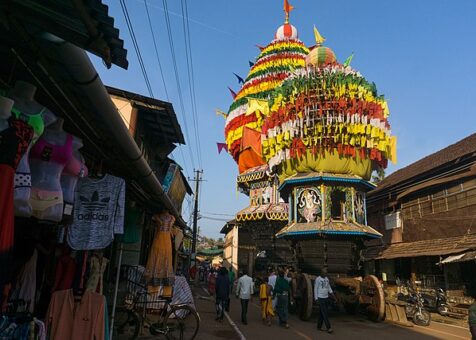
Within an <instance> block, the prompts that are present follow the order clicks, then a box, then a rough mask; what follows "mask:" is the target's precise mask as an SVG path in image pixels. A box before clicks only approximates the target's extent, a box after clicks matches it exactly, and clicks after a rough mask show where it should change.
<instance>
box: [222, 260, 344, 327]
mask: <svg viewBox="0 0 476 340" xmlns="http://www.w3.org/2000/svg"><path fill="white" fill-rule="evenodd" d="M217 273H218V274H217V276H216V279H215V287H214V288H215V289H214V293H215V297H216V311H217V317H216V320H218V321H222V320H223V317H224V312H225V311H229V308H230V295H231V293H232V290H233V285H234V272H233V271H232V270H230V271H229V270H227V269H226V268H225V267H220V268H219V269H218V271H217ZM291 280H292V277H291V273H290V272H289V271H288V270H285V269H284V268H280V269H279V270H278V275H276V272H275V271H274V270H271V271H270V273H269V276H268V277H263V278H262V283H261V285H260V286H259V300H260V305H261V318H262V322H263V324H266V325H268V326H271V324H272V323H271V320H272V318H273V317H274V316H275V315H277V316H278V320H279V325H280V326H282V327H284V328H289V324H288V307H289V303H290V302H291V300H290V294H291ZM254 290H255V283H254V281H253V278H251V277H250V276H249V275H248V273H247V272H246V271H242V272H240V274H239V278H238V280H237V284H236V290H235V295H236V297H237V298H239V299H240V304H241V323H242V324H243V325H247V324H248V317H247V316H248V305H249V303H250V302H251V301H252V299H253V294H254ZM330 298H332V299H334V300H335V299H336V298H335V296H334V293H333V291H332V287H331V285H330V282H329V278H328V277H327V271H326V269H322V270H321V273H320V275H319V276H318V277H317V278H316V280H315V284H314V300H315V301H316V302H317V303H318V305H319V317H318V321H317V328H318V329H319V330H321V329H322V326H323V324H324V325H325V327H326V329H325V330H326V331H327V332H328V333H332V332H333V330H332V328H331V324H330V321H329V316H328V305H329V302H330V301H329V299H330Z"/></svg>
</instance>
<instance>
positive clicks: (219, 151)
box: [217, 143, 228, 154]
mask: <svg viewBox="0 0 476 340" xmlns="http://www.w3.org/2000/svg"><path fill="white" fill-rule="evenodd" d="M217 149H218V154H220V153H221V152H222V151H223V149H225V150H226V151H227V152H228V146H227V145H226V143H217Z"/></svg>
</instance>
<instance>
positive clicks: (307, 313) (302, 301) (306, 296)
mask: <svg viewBox="0 0 476 340" xmlns="http://www.w3.org/2000/svg"><path fill="white" fill-rule="evenodd" d="M296 281H297V287H296V290H298V291H299V292H298V293H297V294H298V296H299V299H296V302H297V303H298V305H297V306H296V307H297V310H298V313H299V318H300V319H301V320H303V321H307V320H309V319H310V318H311V314H312V305H313V301H314V299H313V290H312V282H311V278H310V277H309V275H308V274H299V275H298V276H297V280H296Z"/></svg>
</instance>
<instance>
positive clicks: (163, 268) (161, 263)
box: [145, 212, 175, 297]
mask: <svg viewBox="0 0 476 340" xmlns="http://www.w3.org/2000/svg"><path fill="white" fill-rule="evenodd" d="M155 217H156V219H157V232H156V234H155V238H154V242H153V243H152V247H151V249H150V253H149V258H148V259H147V265H146V270H145V278H146V280H147V286H148V290H149V293H159V295H162V296H165V297H170V296H172V286H173V283H174V276H175V275H174V267H173V257H172V235H171V233H172V227H173V224H174V222H175V217H174V216H172V215H170V214H169V213H167V212H164V213H161V214H159V215H156V216H155Z"/></svg>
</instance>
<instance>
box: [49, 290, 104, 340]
mask: <svg viewBox="0 0 476 340" xmlns="http://www.w3.org/2000/svg"><path fill="white" fill-rule="evenodd" d="M104 312H105V298H104V296H103V295H101V294H97V293H94V292H91V291H86V292H85V293H84V295H83V296H82V297H81V300H80V301H79V302H76V301H75V299H74V294H73V290H72V289H68V290H60V291H57V292H55V293H53V295H52V297H51V302H50V306H49V307H48V312H47V315H46V318H45V322H46V328H47V332H48V334H49V335H50V337H49V339H50V340H64V339H68V340H84V339H95V340H103V339H104V334H105V315H104Z"/></svg>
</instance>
